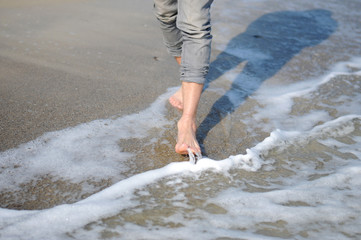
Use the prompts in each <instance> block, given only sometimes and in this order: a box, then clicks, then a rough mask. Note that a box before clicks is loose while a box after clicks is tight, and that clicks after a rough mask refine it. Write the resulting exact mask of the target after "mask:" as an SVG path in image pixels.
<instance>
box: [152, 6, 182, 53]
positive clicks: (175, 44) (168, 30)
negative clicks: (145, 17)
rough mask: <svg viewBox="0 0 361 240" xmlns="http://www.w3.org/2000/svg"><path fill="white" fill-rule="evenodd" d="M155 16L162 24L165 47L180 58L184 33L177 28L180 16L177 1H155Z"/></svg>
mask: <svg viewBox="0 0 361 240" xmlns="http://www.w3.org/2000/svg"><path fill="white" fill-rule="evenodd" d="M154 14H155V16H156V18H157V19H158V21H159V23H160V29H161V31H162V34H163V41H164V45H165V46H166V47H167V50H168V52H169V54H171V55H172V56H174V57H180V56H181V54H182V44H183V39H182V33H181V31H180V30H179V29H178V28H177V26H176V21H177V15H178V1H177V0H154Z"/></svg>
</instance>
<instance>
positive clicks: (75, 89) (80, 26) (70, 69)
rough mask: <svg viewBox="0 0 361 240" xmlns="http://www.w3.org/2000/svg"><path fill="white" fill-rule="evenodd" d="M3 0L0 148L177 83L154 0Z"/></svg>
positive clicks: (143, 102) (131, 105)
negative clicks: (153, 3)
mask: <svg viewBox="0 0 361 240" xmlns="http://www.w3.org/2000/svg"><path fill="white" fill-rule="evenodd" d="M144 3H145V2H144V1H139V0H136V1H133V0H132V1H131V0H125V1H121V2H119V1H107V2H103V1H60V0H53V1H45V0H22V1H16V2H14V1H10V0H5V1H1V3H0V72H1V74H0V151H5V150H7V149H10V148H15V147H16V146H18V145H19V144H21V143H25V142H28V141H30V140H33V139H36V138H37V137H39V136H41V135H42V134H43V133H45V132H49V131H55V130H59V129H64V128H67V127H71V126H75V125H77V124H79V123H84V122H89V121H91V120H94V119H102V118H109V117H112V116H120V115H124V114H129V113H134V112H137V111H139V110H142V109H144V108H146V107H147V106H149V104H150V103H152V102H153V101H154V100H155V99H156V98H157V97H158V96H159V95H160V94H162V93H164V92H165V90H166V89H167V88H169V87H171V86H176V85H178V84H179V81H178V79H177V76H178V68H177V65H176V63H175V61H172V59H171V58H170V57H169V56H168V55H167V53H166V51H165V49H164V47H163V44H162V37H161V33H160V30H159V29H158V24H157V22H156V20H155V19H154V16H153V13H152V3H151V2H149V3H148V2H147V4H144Z"/></svg>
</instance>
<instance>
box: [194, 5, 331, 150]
mask: <svg viewBox="0 0 361 240" xmlns="http://www.w3.org/2000/svg"><path fill="white" fill-rule="evenodd" d="M336 28H337V22H336V21H335V20H333V19H332V18H331V12H330V11H327V10H322V9H316V10H308V11H281V12H274V13H269V14H265V15H263V16H262V17H260V18H258V19H257V20H256V21H254V22H252V23H251V24H250V25H249V26H248V28H247V30H246V31H245V32H243V33H241V34H239V35H237V36H236V37H234V38H233V39H232V40H231V41H230V42H229V43H228V44H227V47H226V49H225V50H224V51H223V52H222V53H220V54H219V55H218V56H217V58H216V59H215V60H214V61H213V62H212V63H211V64H210V69H209V73H208V76H207V81H206V84H205V86H204V90H205V89H207V88H208V86H209V84H210V83H211V82H212V81H214V80H216V79H218V78H219V77H220V76H221V75H223V74H225V73H226V72H227V71H229V70H231V69H233V68H235V67H237V66H238V65H239V64H240V63H241V62H245V63H246V64H245V66H244V68H243V70H242V72H241V73H240V74H239V75H238V76H237V77H236V78H235V79H234V81H233V82H232V84H231V87H230V89H229V90H228V91H227V92H226V93H225V94H224V95H223V96H222V97H220V98H219V99H218V100H217V101H216V102H215V103H214V104H213V106H212V107H211V110H210V112H209V113H208V115H207V116H206V117H205V119H204V120H203V121H202V122H201V124H200V125H199V127H198V130H197V139H198V141H199V143H200V145H201V148H202V152H203V153H204V154H205V155H206V151H205V148H204V140H205V138H206V137H207V135H208V133H209V131H210V130H211V129H212V128H213V127H215V126H216V125H217V124H218V123H220V121H221V120H222V119H223V118H224V117H226V116H227V115H228V114H231V113H232V112H234V111H235V110H236V109H237V108H238V107H239V106H240V105H241V104H242V102H244V101H245V99H246V98H247V97H248V96H249V95H251V94H252V93H254V92H255V91H256V90H257V89H258V88H259V87H260V86H261V84H262V83H263V82H264V81H265V80H267V79H268V78H270V77H272V76H273V75H275V74H276V73H277V72H278V71H279V70H280V69H281V68H282V67H283V66H284V65H285V64H286V63H287V62H288V61H290V60H291V59H292V58H293V57H294V56H295V55H296V54H298V53H299V52H300V51H301V50H302V49H304V48H306V47H310V46H315V45H317V44H319V43H321V42H322V41H323V40H325V39H327V38H328V37H329V36H330V35H331V34H332V33H333V32H334V31H335V29H336Z"/></svg>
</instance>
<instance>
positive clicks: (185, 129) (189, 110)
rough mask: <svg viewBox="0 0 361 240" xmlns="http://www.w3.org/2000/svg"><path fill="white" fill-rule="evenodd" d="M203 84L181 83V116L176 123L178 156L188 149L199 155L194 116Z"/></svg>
mask: <svg viewBox="0 0 361 240" xmlns="http://www.w3.org/2000/svg"><path fill="white" fill-rule="evenodd" d="M202 89H203V84H198V83H193V82H182V94H183V99H184V102H183V114H182V117H181V119H180V120H179V121H178V124H177V126H178V139H177V144H176V146H175V151H176V152H177V153H179V154H187V149H188V148H190V149H191V151H192V152H194V153H200V152H201V149H200V147H199V144H198V141H197V139H196V130H197V128H196V116H197V108H198V103H199V99H200V97H201V93H202Z"/></svg>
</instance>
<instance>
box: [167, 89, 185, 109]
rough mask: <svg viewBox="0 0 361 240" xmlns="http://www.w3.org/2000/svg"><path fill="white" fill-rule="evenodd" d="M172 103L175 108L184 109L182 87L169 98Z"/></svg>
mask: <svg viewBox="0 0 361 240" xmlns="http://www.w3.org/2000/svg"><path fill="white" fill-rule="evenodd" d="M168 101H169V103H170V105H172V106H173V107H174V108H176V109H178V110H180V111H182V110H183V94H182V88H179V89H178V91H177V92H176V93H174V94H173V95H172V96H171V97H170V98H169V99H168Z"/></svg>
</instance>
